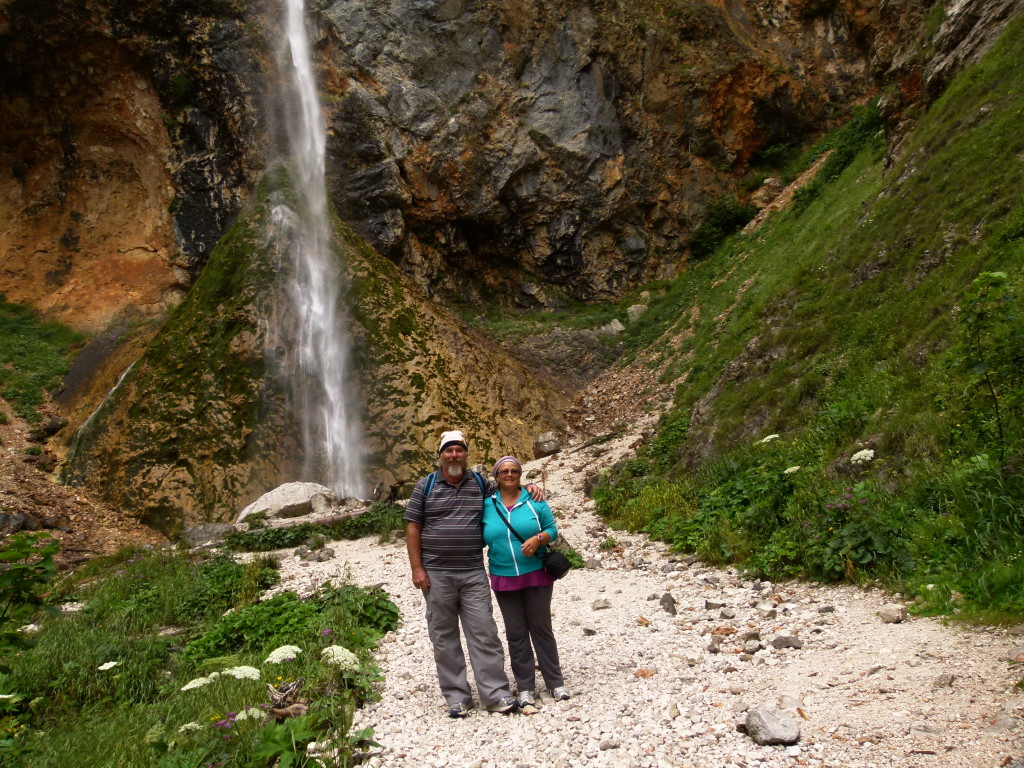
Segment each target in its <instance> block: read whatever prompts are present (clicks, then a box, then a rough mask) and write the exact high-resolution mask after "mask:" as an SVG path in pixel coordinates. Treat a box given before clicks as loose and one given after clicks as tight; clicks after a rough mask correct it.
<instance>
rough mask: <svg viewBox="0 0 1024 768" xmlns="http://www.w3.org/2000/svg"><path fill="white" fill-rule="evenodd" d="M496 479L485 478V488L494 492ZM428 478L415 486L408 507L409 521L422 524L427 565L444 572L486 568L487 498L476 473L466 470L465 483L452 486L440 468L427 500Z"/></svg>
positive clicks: (406, 509)
mask: <svg viewBox="0 0 1024 768" xmlns="http://www.w3.org/2000/svg"><path fill="white" fill-rule="evenodd" d="M493 485H494V484H493V482H492V481H491V480H490V478H488V477H484V489H485V490H486V491H487V493H488V494H490V493H492V492H493V490H494V488H493ZM426 486H427V478H423V479H422V480H420V481H419V482H418V483H416V487H415V488H413V491H412V496H410V497H409V503H408V504H406V507H405V520H406V522H409V523H419V524H420V525H421V526H422V528H421V529H420V552H421V556H422V558H423V567H424V568H426V569H428V570H430V569H431V568H434V569H437V570H444V571H468V570H474V569H476V568H483V567H484V558H483V547H484V536H483V525H482V523H481V515H482V512H483V504H484V498H483V496H482V495H481V494H480V484H479V483H478V482H477V481H476V478H475V477H473V473H472V472H470V471H469V470H466V474H464V475H463V476H462V482H461V483H459V484H458V485H452V484H451V483H449V482H448V481H447V480H445V478H444V475H443V474H442V473H441V471H440V470H438V472H437V476H436V479H435V480H434V488H433V490H431V491H430V496H428V497H427V498H426V503H424V498H423V492H424V491H425V490H426Z"/></svg>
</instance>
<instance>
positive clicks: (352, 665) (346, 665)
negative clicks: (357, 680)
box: [321, 645, 359, 669]
mask: <svg viewBox="0 0 1024 768" xmlns="http://www.w3.org/2000/svg"><path fill="white" fill-rule="evenodd" d="M321 654H322V655H323V657H324V661H326V662H327V663H328V664H333V665H335V666H336V667H341V668H342V669H359V658H358V657H357V656H356V655H355V654H354V653H352V651H350V650H349V649H348V648H343V647H342V646H340V645H331V646H328V647H327V648H324V649H323V651H321Z"/></svg>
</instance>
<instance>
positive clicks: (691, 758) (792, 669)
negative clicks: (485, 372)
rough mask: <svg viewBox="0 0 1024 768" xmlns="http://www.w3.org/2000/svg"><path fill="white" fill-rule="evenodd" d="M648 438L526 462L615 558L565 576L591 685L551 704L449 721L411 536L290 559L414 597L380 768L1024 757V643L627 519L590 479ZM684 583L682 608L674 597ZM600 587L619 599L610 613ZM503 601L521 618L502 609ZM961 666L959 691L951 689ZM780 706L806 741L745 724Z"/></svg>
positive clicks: (850, 766)
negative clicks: (644, 528)
mask: <svg viewBox="0 0 1024 768" xmlns="http://www.w3.org/2000/svg"><path fill="white" fill-rule="evenodd" d="M642 426H646V425H643V424H642V425H638V427H637V433H638V432H639V430H640V428H641V427H642ZM637 433H634V434H630V435H627V436H624V437H623V438H621V439H619V440H616V441H614V442H609V443H605V444H603V445H600V446H595V447H593V448H586V449H581V450H578V451H576V452H568V451H564V452H563V453H561V454H558V455H555V456H552V457H549V458H547V459H542V460H538V461H533V462H529V463H527V464H526V465H525V468H526V470H527V472H529V471H530V470H538V469H543V470H544V485H545V487H546V488H547V491H548V498H549V500H550V503H551V506H552V508H553V509H554V510H555V512H556V515H557V516H559V517H558V525H559V528H560V529H561V531H562V532H563V533H564V534H565V535H566V537H567V539H568V541H569V542H570V543H571V544H572V545H573V546H574V547H575V548H576V549H577V550H578V551H579V552H580V554H581V555H583V556H584V558H586V559H588V560H589V559H592V558H596V559H600V560H601V561H602V567H601V568H599V569H587V570H573V571H571V572H570V573H569V574H568V576H566V577H565V578H564V579H563V580H561V581H560V582H558V584H557V585H556V587H555V597H554V605H553V614H554V624H555V628H556V631H557V633H558V639H559V650H560V653H561V662H562V669H563V671H564V673H565V677H566V684H567V685H568V687H569V688H570V690H571V691H572V692H573V697H572V699H571V700H569V701H565V702H558V703H554V702H551V701H550V700H549V701H548V702H547V703H546V704H544V703H543V702H542V705H543V706H542V707H541V708H540V710H539V711H538V712H537V713H536V714H532V715H529V716H526V715H522V714H519V715H513V716H501V715H491V714H487V713H485V712H483V711H480V710H474V711H473V712H472V713H471V714H470V716H469V717H467V718H466V719H464V720H451V719H449V718H448V717H447V716H446V708H445V705H444V701H443V699H442V698H441V695H440V692H439V691H438V688H437V681H436V677H435V673H434V665H433V659H432V656H431V652H430V642H429V640H428V639H427V631H426V623H425V619H424V615H423V600H422V597H421V596H420V594H419V593H418V591H417V590H416V589H414V587H413V586H412V582H411V579H410V574H409V567H408V562H407V560H406V554H405V547H404V544H403V543H401V542H398V543H389V544H383V545H381V544H377V543H376V542H375V541H374V540H370V539H365V540H361V541H355V542H349V541H337V542H332V543H331V544H330V546H332V547H333V548H334V549H335V551H336V552H337V554H338V556H337V558H335V559H334V560H332V561H330V562H327V563H307V564H302V563H300V562H299V561H297V560H296V559H295V558H294V557H291V556H290V553H288V552H283V553H282V554H283V555H284V563H283V565H282V574H283V581H282V584H281V585H280V586H279V587H278V588H279V589H288V590H295V591H298V592H300V593H309V592H311V591H312V590H313V589H315V588H316V587H317V586H318V585H320V584H321V583H323V582H324V581H327V580H344V579H346V578H347V579H350V580H351V581H352V582H354V583H357V584H362V585H371V584H383V585H384V586H385V588H386V589H387V591H388V592H389V593H390V595H391V597H392V599H393V600H394V601H395V603H396V604H397V605H398V607H399V609H400V611H401V615H402V623H401V626H400V627H399V629H398V631H397V632H395V633H394V634H392V635H390V636H388V637H387V638H385V640H384V641H383V642H382V643H381V645H380V648H379V653H378V662H379V664H380V666H381V668H382V669H383V670H384V674H385V676H386V681H385V683H384V685H383V690H382V698H381V700H380V701H379V702H376V703H373V704H370V705H368V706H367V707H366V708H364V709H362V710H361V711H359V712H358V713H357V715H356V720H355V723H354V726H353V727H354V728H363V727H366V726H371V727H373V728H374V730H375V733H376V735H375V738H376V740H377V741H378V742H380V743H381V744H382V745H383V746H382V749H381V750H380V751H379V754H377V755H376V756H375V757H373V758H372V759H371V762H370V765H374V766H382V767H383V766H422V767H424V768H429V767H435V766H436V767H437V768H441V766H478V767H479V768H484V767H489V766H536V767H538V768H541V767H543V768H569V767H570V766H571V767H572V768H578V766H582V765H586V766H605V765H607V766H626V767H627V768H656V767H658V768H660V767H661V766H674V767H679V768H683V767H685V766H692V767H693V768H697V767H698V766H707V767H708V768H721V767H722V766H748V767H750V768H754V767H755V766H757V767H758V768H776V767H778V768H781V767H782V766H812V767H813V766H836V767H837V768H838V767H839V766H842V767H843V768H877V767H880V766H908V767H909V766H913V767H914V768H929V767H931V766H935V767H936V768H938V767H939V766H941V768H957V767H962V768H980V767H982V766H985V767H986V768H987V767H989V766H991V767H992V768H995V767H996V766H1011V767H1012V768H1024V740H1022V731H1024V727H1022V725H1021V722H1022V720H1024V694H1022V692H1021V691H1020V690H1018V689H1016V688H1015V683H1016V682H1017V681H1018V680H1019V679H1020V678H1021V677H1022V676H1024V671H1022V670H1021V669H1020V668H1016V669H1014V668H1012V667H1011V665H1010V664H1009V662H1008V660H1009V659H1010V658H1011V657H1012V656H1011V654H1012V652H1013V649H1014V648H1015V647H1017V646H1020V645H1021V640H1020V638H1019V637H1014V636H1012V635H1010V634H1008V633H1006V632H1005V631H1003V630H999V629H993V628H980V629H969V628H962V627H957V626H943V624H942V622H941V621H938V620H932V619H922V618H913V617H912V618H910V619H908V620H906V621H903V622H902V623H899V624H888V623H884V622H883V621H882V619H881V618H880V617H879V611H880V609H881V608H882V606H884V605H887V604H891V603H893V602H895V600H894V598H893V596H891V595H886V594H883V593H882V592H881V591H878V590H870V589H869V590H865V589H861V588H856V587H852V586H821V585H815V584H805V583H785V584H756V583H753V582H749V581H742V580H741V579H740V578H738V576H737V575H736V573H735V572H734V571H732V570H720V569H712V568H706V567H703V566H701V565H700V564H699V563H694V564H693V565H689V566H687V565H686V564H685V563H684V562H680V561H679V560H678V559H677V558H676V557H674V556H672V555H671V554H670V553H669V552H668V551H667V549H666V547H665V546H664V545H662V544H660V543H655V542H651V541H648V540H647V539H646V537H644V536H642V535H634V534H629V533H623V532H621V531H610V530H608V529H607V528H606V526H605V525H604V523H603V522H602V521H601V520H600V518H598V517H596V516H595V515H594V512H593V502H591V501H589V500H587V499H586V498H585V497H584V495H583V492H582V484H583V478H584V476H585V474H586V473H587V472H588V471H592V470H595V469H599V468H601V467H604V466H608V465H609V464H610V463H611V462H613V461H615V460H616V459H617V458H618V457H619V456H621V455H623V454H624V453H626V452H627V451H628V450H629V448H628V446H629V445H630V443H631V442H633V441H634V440H635V439H636V434H637ZM538 482H540V481H539V480H538ZM608 537H614V538H615V539H616V540H617V542H618V544H619V547H618V548H617V549H616V550H614V551H611V552H609V551H605V550H602V549H601V548H600V546H599V545H600V544H601V542H602V541H604V540H605V539H607V538H608ZM666 594H668V595H670V596H671V598H672V599H673V600H674V601H675V607H676V610H677V615H675V616H673V615H671V614H670V613H668V612H667V611H666V610H665V608H664V607H663V605H662V601H663V598H664V596H665V595H666ZM597 600H605V601H607V603H608V604H609V605H610V607H609V608H607V609H604V610H599V611H595V610H593V608H592V605H593V604H594V603H595V601H597ZM665 602H666V603H667V602H668V601H665ZM708 604H712V605H716V604H718V605H719V607H715V608H712V609H708V608H706V607H705V606H706V605H708ZM769 606H770V608H771V610H767V608H768V607H769ZM725 611H727V613H723V612H725ZM494 614H495V617H496V618H497V620H498V626H499V630H501V631H502V632H503V627H502V625H501V621H500V613H499V611H498V609H497V606H496V605H495V607H494ZM723 617H726V618H723ZM779 636H798V637H799V638H800V639H801V641H802V643H803V645H802V648H787V647H783V648H781V649H776V648H775V647H774V646H773V645H772V643H771V640H772V639H773V638H776V637H779ZM713 641H714V642H713ZM783 645H785V644H784V643H783ZM709 647H717V648H718V649H719V650H718V652H717V653H713V652H710V651H709V650H708V648H709ZM752 651H753V653H751V652H752ZM943 675H952V676H953V678H952V679H953V683H952V685H951V686H948V685H942V686H936V684H935V681H936V680H937V679H940V678H941V679H944V680H946V679H949V678H948V677H947V678H942V676H943ZM538 682H539V674H538ZM765 704H768V705H772V706H780V707H787V706H788V707H789V708H788V709H786V710H785V713H786V714H787V715H788V716H790V717H793V718H794V719H796V720H797V721H798V722H799V725H800V729H801V734H802V735H801V739H800V742H799V743H798V744H796V745H792V746H788V747H784V746H758V745H757V744H755V743H754V742H753V741H752V740H751V739H750V738H749V737H748V736H746V735H744V734H743V733H741V732H740V731H737V729H736V725H737V724H738V723H741V722H743V721H744V719H745V713H746V712H747V711H748V710H751V709H754V708H756V707H758V706H761V705H765Z"/></svg>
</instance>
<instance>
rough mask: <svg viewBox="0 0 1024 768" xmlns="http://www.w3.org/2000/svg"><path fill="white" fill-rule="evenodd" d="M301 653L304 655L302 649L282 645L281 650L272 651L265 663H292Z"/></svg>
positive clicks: (295, 646)
mask: <svg viewBox="0 0 1024 768" xmlns="http://www.w3.org/2000/svg"><path fill="white" fill-rule="evenodd" d="M300 653H302V649H301V648H299V647H298V646H297V645H282V646H281V647H280V648H275V649H274V650H272V651H271V652H270V655H269V656H267V658H266V660H265V661H264V662H263V663H264V664H280V663H281V662H282V661H291V660H292V659H294V658H295V657H296V656H298V655H299V654H300Z"/></svg>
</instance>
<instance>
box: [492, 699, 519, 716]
mask: <svg viewBox="0 0 1024 768" xmlns="http://www.w3.org/2000/svg"><path fill="white" fill-rule="evenodd" d="M518 706H519V703H518V702H517V701H516V700H515V699H514V698H512V697H511V696H502V697H501V698H500V699H498V700H497V701H496V702H494V703H493V704H491V705H490V706H488V707H487V711H488V712H498V713H499V714H502V715H506V714H508V713H509V712H513V711H514V710H515V709H516V707H518Z"/></svg>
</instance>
